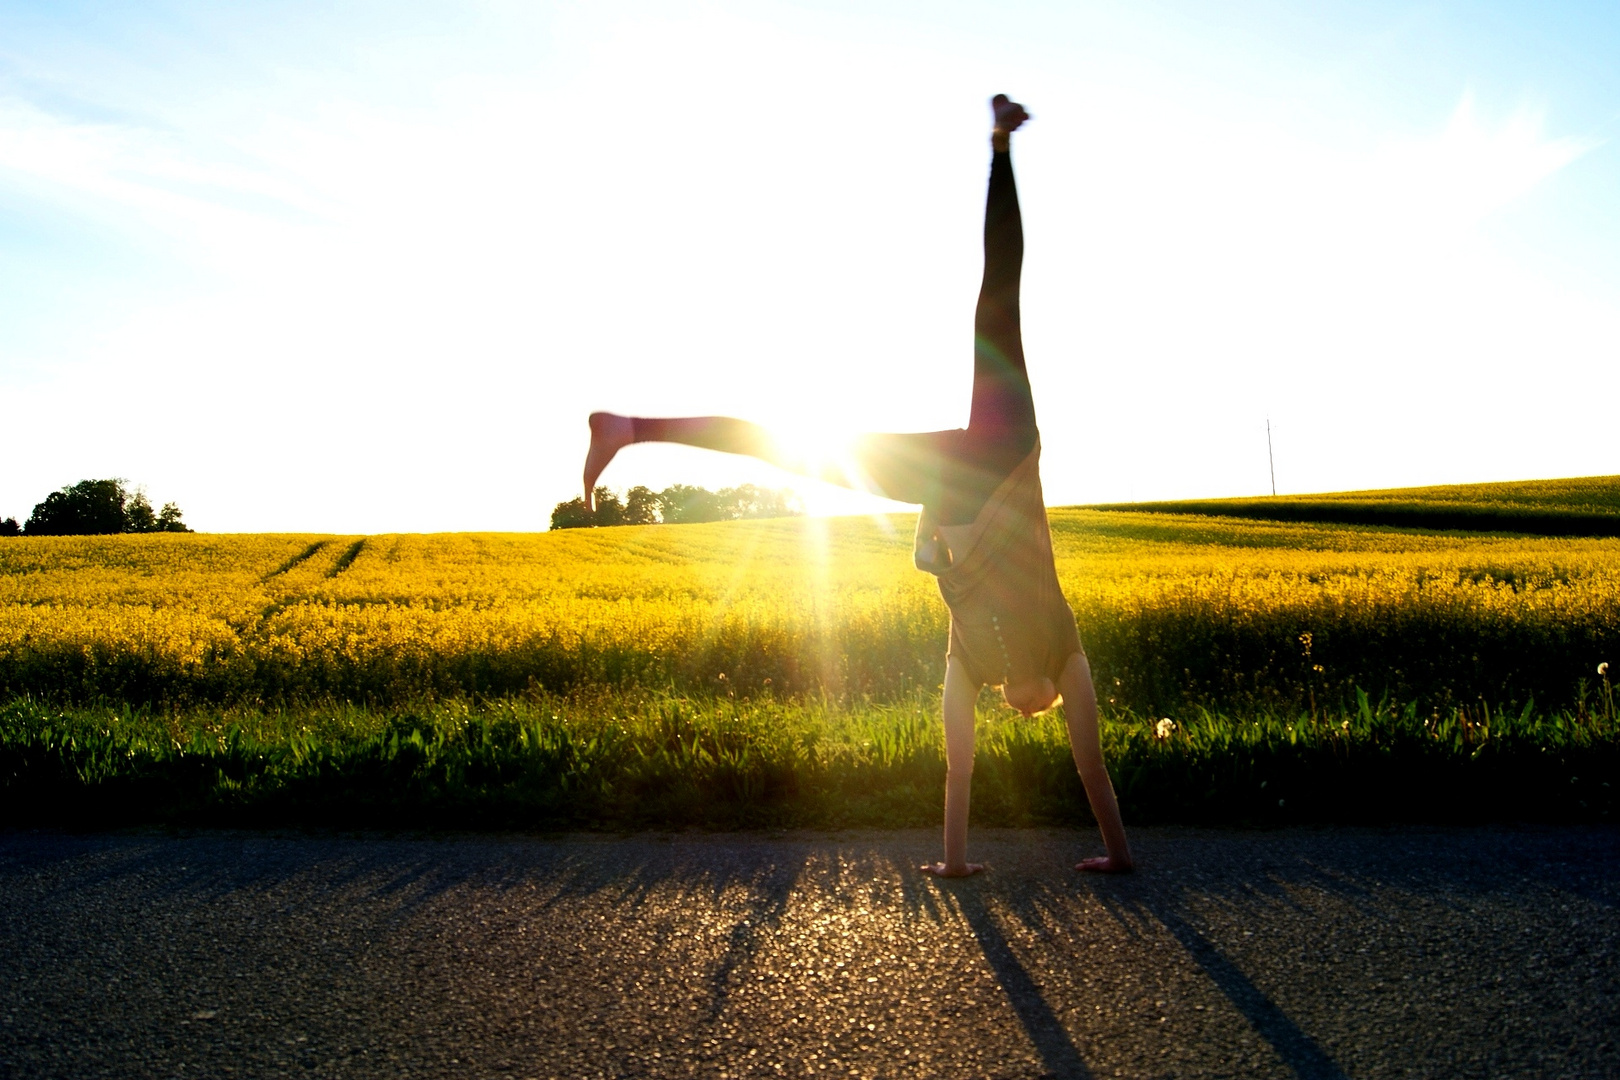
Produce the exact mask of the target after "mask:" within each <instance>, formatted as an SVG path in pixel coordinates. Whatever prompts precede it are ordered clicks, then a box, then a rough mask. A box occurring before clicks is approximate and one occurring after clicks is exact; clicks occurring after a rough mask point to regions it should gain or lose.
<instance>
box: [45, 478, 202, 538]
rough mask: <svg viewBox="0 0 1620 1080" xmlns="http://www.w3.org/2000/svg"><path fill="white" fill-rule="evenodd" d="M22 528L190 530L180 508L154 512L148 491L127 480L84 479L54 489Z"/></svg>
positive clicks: (81, 532) (92, 532)
mask: <svg viewBox="0 0 1620 1080" xmlns="http://www.w3.org/2000/svg"><path fill="white" fill-rule="evenodd" d="M22 531H23V532H24V533H26V534H28V535H29V536H104V535H108V534H111V533H125V532H190V531H191V530H190V529H188V528H186V526H185V523H184V522H183V521H181V520H180V508H179V507H178V506H176V505H175V504H174V503H172V502H171V503H164V504H163V509H162V510H160V511H158V512H157V513H155V514H154V513H153V512H152V504H151V502H150V501H148V500H147V498H146V493H145V492H144V491H138V490H137V491H135V492H133V493H132V492H130V491H129V490H128V489H127V488H125V487H124V481H122V480H119V479H116V478H115V479H109V480H80V481H79V482H78V483H77V484H74V485H72V486H71V487H65V488H63V489H62V490H61V491H53V492H51V493H50V494H49V495H47V496H45V501H44V502H42V503H39V504H38V505H36V506H35V507H34V512H33V513H32V514H30V515H28V523H27V524H26V525H24V526H23V528H22Z"/></svg>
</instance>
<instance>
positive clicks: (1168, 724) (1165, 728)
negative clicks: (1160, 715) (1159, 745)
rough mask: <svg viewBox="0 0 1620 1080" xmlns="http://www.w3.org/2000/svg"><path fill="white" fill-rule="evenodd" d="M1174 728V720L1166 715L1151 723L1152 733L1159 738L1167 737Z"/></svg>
mask: <svg viewBox="0 0 1620 1080" xmlns="http://www.w3.org/2000/svg"><path fill="white" fill-rule="evenodd" d="M1174 730H1176V722H1175V721H1174V720H1172V719H1170V718H1169V717H1168V716H1166V717H1165V718H1164V719H1162V720H1160V721H1159V722H1158V723H1157V724H1154V725H1153V734H1154V735H1156V736H1158V737H1159V738H1161V739H1168V738H1169V737H1170V733H1171V732H1172V731H1174Z"/></svg>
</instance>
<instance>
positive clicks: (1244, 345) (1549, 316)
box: [0, 0, 1620, 531]
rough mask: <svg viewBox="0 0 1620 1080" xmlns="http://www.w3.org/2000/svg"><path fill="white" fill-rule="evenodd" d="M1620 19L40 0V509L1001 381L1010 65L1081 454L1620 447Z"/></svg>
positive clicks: (22, 471) (733, 470) (329, 491)
mask: <svg viewBox="0 0 1620 1080" xmlns="http://www.w3.org/2000/svg"><path fill="white" fill-rule="evenodd" d="M1616 56H1620V9H1616V8H1615V7H1614V6H1613V5H1608V4H1584V5H1582V4H1528V3H1526V4H1466V5H1465V4H1421V5H1414V4H1401V3H1383V4H1377V3H1356V4H1348V3H1346V4H1317V3H1313V4H1292V5H1290V4H1282V3H1219V4H1216V3H1208V4H1194V3H1160V4H1142V3H1116V4H1098V3H1084V2H1080V3H1074V2H1066V3H1052V4H1017V3H997V4H993V5H991V4H966V3H957V4H950V3H916V4H899V3H891V4H884V3H874V2H862V3H858V4H857V3H849V4H833V3H825V4H815V3H724V2H716V3H691V4H685V3H679V2H659V3H646V4H607V3H591V4H553V5H542V4H518V3H513V4H499V3H486V4H458V3H417V4H404V3H389V4H383V3H376V4H342V3H338V4H333V3H321V4H315V3H308V4H275V5H270V4H261V5H252V6H236V7H234V8H224V7H222V6H221V5H215V4H201V3H171V4H153V3H142V4H118V5H112V4H62V3H48V4H47V3H39V4H20V3H10V2H6V0H0V409H3V413H0V415H3V417H4V423H5V430H6V434H7V436H8V439H7V442H8V445H9V447H10V449H9V452H8V453H7V454H6V456H5V459H4V460H5V462H6V464H5V467H4V469H3V470H0V516H3V515H7V514H15V515H17V516H18V517H23V516H25V515H26V514H27V513H28V511H29V509H30V508H31V507H32V505H33V504H34V502H36V501H38V500H39V499H40V498H42V497H43V496H44V495H45V493H46V492H48V491H49V490H51V489H53V488H55V487H58V486H60V485H62V484H64V483H70V482H72V481H75V480H78V479H81V478H83V477H89V476H103V475H109V474H111V475H121V476H125V477H128V478H129V479H131V480H132V481H134V482H136V483H141V484H144V485H146V486H147V488H148V489H149V491H150V492H151V494H152V496H153V497H154V499H155V500H157V501H163V500H167V499H176V500H178V501H179V502H180V503H181V505H182V506H183V507H184V508H185V510H186V513H187V517H188V520H189V521H191V522H192V523H193V524H194V525H196V526H198V527H200V528H204V529H211V530H261V529H266V530H269V529H273V530H322V531H327V530H330V531H385V530H462V529H533V528H540V527H543V526H544V524H545V522H546V520H547V517H548V516H549V512H550V508H551V506H552V504H553V503H555V502H557V501H558V500H560V499H563V498H566V497H568V496H570V495H571V494H573V488H574V484H575V480H576V477H577V475H578V468H579V459H580V456H581V453H582V451H583V436H584V426H583V417H584V414H585V413H586V411H588V410H589V409H592V408H613V409H618V410H621V411H640V412H648V413H675V414H679V413H686V412H732V413H737V414H741V415H745V416H751V417H755V418H759V419H763V420H766V421H769V422H774V423H781V424H784V425H799V426H811V425H816V424H821V423H826V424H828V425H830V426H831V427H832V428H834V429H836V430H855V429H861V428H876V429H884V430H907V429H922V428H933V427H944V426H951V425H956V424H960V423H962V422H964V420H965V418H966V411H967V391H968V383H967V380H968V372H969V369H970V366H971V340H970V336H971V320H972V303H973V297H974V293H975V291H976V287H977V277H978V257H979V256H978V251H977V241H978V235H977V234H978V229H979V215H980V213H981V208H982V198H983V182H984V173H985V167H986V163H987V149H986V145H985V128H986V109H985V99H986V98H988V96H989V95H990V94H992V93H994V92H996V91H1005V92H1008V93H1011V94H1013V95H1014V96H1016V97H1019V98H1020V99H1021V100H1024V101H1026V102H1027V103H1028V104H1029V107H1030V109H1031V111H1032V112H1033V113H1034V114H1035V120H1034V121H1033V122H1032V123H1031V125H1030V126H1029V128H1028V129H1027V131H1026V132H1024V133H1022V134H1021V135H1020V136H1019V144H1018V146H1017V147H1016V149H1015V160H1016V162H1017V167H1018V170H1019V182H1020V189H1021V192H1022V194H1023V199H1024V209H1025V220H1026V226H1027V229H1028V232H1029V244H1028V251H1029V254H1028V259H1027V262H1026V274H1025V336H1026V346H1027V351H1028V353H1029V357H1030V367H1031V373H1032V377H1033V379H1034V382H1035V387H1036V394H1037V407H1038V409H1039V412H1040V417H1041V423H1042V433H1043V439H1044V443H1045V446H1046V458H1045V476H1046V486H1047V492H1048V497H1049V499H1050V501H1052V502H1054V503H1057V502H1078V501H1096V500H1124V499H1131V498H1136V499H1144V498H1170V497H1182V496H1219V495H1241V494H1253V493H1258V492H1261V491H1264V490H1266V489H1267V485H1268V479H1267V475H1266V459H1265V419H1266V417H1267V415H1269V416H1270V417H1271V419H1272V422H1273V424H1274V426H1275V428H1276V445H1277V481H1278V486H1279V488H1280V489H1281V490H1283V491H1314V490H1337V489H1345V488H1358V487H1382V486H1393V485H1405V484H1419V483H1443V482H1454V481H1476V480H1497V479H1513V478H1524V477H1536V476H1563V475H1590V474H1597V473H1615V472H1620V449H1617V448H1620V440H1616V439H1615V438H1614V435H1613V420H1612V416H1613V412H1614V404H1613V403H1614V401H1615V399H1616V393H1617V391H1620V374H1617V372H1620V150H1617V147H1616V136H1617V134H1620V71H1617V65H1616V64H1615V63H1614V57H1616ZM605 479H606V481H607V482H608V483H610V484H612V485H614V486H616V487H621V488H622V487H626V486H628V485H631V484H636V483H646V484H649V485H651V486H654V487H661V486H663V485H665V484H668V483H672V482H677V481H680V482H687V483H701V484H708V485H710V486H718V485H721V484H728V483H736V482H741V481H753V482H761V483H770V484H778V485H779V484H784V483H788V482H790V481H789V480H788V478H786V477H784V476H782V475H781V474H777V473H775V472H773V471H772V470H770V469H769V468H768V467H765V466H761V465H756V464H754V463H750V462H746V461H741V460H732V459H727V458H724V457H721V456H719V455H707V454H702V453H699V452H695V451H687V450H681V449H669V448H650V447H638V448H634V449H633V450H631V451H629V452H627V453H626V454H625V455H624V457H623V458H621V460H620V461H619V462H616V463H615V465H614V467H613V468H612V469H611V470H610V472H609V474H608V475H607V477H606V478H605ZM799 486H800V489H801V490H802V491H803V493H804V495H805V497H806V499H807V501H808V502H809V503H810V504H811V505H812V506H813V507H814V508H817V509H820V510H825V511H830V512H831V511H855V510H861V509H871V508H876V507H879V506H881V505H883V504H880V503H878V502H876V501H875V500H866V499H861V498H856V497H845V496H842V495H841V494H839V493H838V492H836V491H834V490H832V489H827V488H822V487H819V486H817V485H813V484H808V483H806V484H801V485H799Z"/></svg>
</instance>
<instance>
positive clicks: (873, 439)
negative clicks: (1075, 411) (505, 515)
mask: <svg viewBox="0 0 1620 1080" xmlns="http://www.w3.org/2000/svg"><path fill="white" fill-rule="evenodd" d="M964 435H965V432H963V431H962V430H961V429H959V428H958V429H954V430H950V431H918V432H910V433H906V434H897V435H896V434H882V435H863V436H861V437H860V438H859V439H857V440H856V441H855V445H854V446H853V447H852V450H851V455H850V456H851V458H852V459H853V464H854V465H855V467H856V468H855V471H854V473H851V472H849V471H846V468H845V463H842V462H835V461H819V460H809V459H806V458H805V457H804V456H803V455H802V454H800V453H799V452H797V451H796V450H794V449H793V448H791V447H789V446H787V445H784V444H783V443H782V442H781V440H779V439H777V438H776V437H775V436H774V435H772V434H771V432H770V430H769V429H767V428H764V427H761V426H760V425H759V424H755V423H751V422H750V421H747V420H738V419H735V418H734V417H730V416H677V417H647V416H620V415H618V414H617V413H607V412H599V413H592V414H591V447H590V450H588V451H587V452H586V454H585V476H584V481H585V505H586V506H588V507H589V506H593V493H594V492H595V491H596V481H597V479H598V478H599V477H601V475H602V470H603V469H605V468H607V466H608V463H609V462H610V461H612V460H613V458H614V456H615V455H617V454H618V452H619V451H620V450H623V449H624V448H625V447H626V446H629V445H631V444H632V443H643V442H668V443H679V444H680V445H682V446H696V447H701V448H702V449H705V450H719V451H722V452H724V453H727V454H745V455H747V456H748V457H754V458H759V459H760V460H761V461H768V462H770V463H771V464H772V465H776V466H778V467H780V468H783V469H787V470H788V471H790V472H796V473H799V474H800V475H802V476H811V477H815V478H816V479H818V480H827V481H830V482H832V483H835V484H840V485H842V486H844V487H848V488H855V489H857V490H860V491H870V492H873V493H875V494H878V495H882V496H884V497H885V498H890V499H894V500H895V501H896V502H907V503H917V504H926V505H929V506H933V505H937V499H938V497H939V489H940V477H941V475H942V472H943V470H944V468H945V465H946V462H947V460H948V459H952V458H955V457H960V449H959V445H958V444H960V442H961V440H962V437H963V436H964Z"/></svg>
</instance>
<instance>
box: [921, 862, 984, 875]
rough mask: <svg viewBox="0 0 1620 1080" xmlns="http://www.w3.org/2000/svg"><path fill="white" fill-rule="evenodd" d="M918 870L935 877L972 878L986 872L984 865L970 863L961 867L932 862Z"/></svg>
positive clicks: (924, 864)
mask: <svg viewBox="0 0 1620 1080" xmlns="http://www.w3.org/2000/svg"><path fill="white" fill-rule="evenodd" d="M917 869H919V870H921V871H922V872H923V873H925V874H933V875H934V876H935V877H972V876H973V875H974V874H978V873H982V872H983V871H984V863H977V862H970V863H963V864H962V865H961V866H946V865H945V864H944V863H942V862H931V863H923V864H922V865H921V866H919V867H917Z"/></svg>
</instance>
